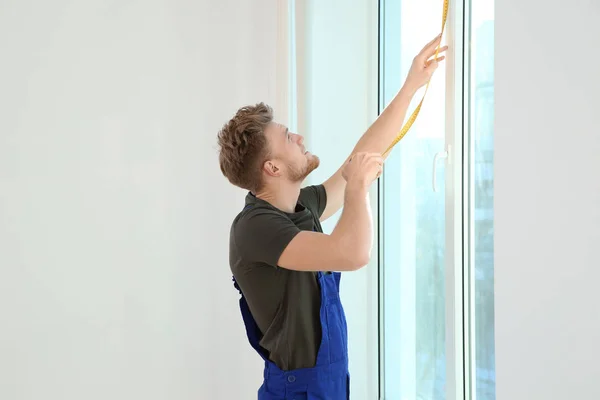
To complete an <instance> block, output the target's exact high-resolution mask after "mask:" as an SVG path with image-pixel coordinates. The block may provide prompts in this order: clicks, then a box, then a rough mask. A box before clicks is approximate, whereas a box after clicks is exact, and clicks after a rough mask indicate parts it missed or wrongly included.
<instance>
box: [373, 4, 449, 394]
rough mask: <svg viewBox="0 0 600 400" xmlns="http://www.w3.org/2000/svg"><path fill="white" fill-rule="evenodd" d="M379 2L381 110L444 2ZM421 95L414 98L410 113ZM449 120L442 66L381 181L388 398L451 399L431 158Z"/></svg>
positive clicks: (440, 177) (441, 223)
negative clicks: (446, 115)
mask: <svg viewBox="0 0 600 400" xmlns="http://www.w3.org/2000/svg"><path fill="white" fill-rule="evenodd" d="M381 4H382V8H381V17H382V25H381V26H382V28H381V29H382V30H381V35H382V36H381V39H382V52H381V54H382V58H381V68H382V70H381V72H382V80H381V85H382V86H381V91H382V94H383V96H382V101H383V104H388V103H389V102H390V101H391V99H392V98H393V97H394V96H395V95H396V93H397V92H398V90H399V89H400V85H401V84H402V83H403V81H404V79H405V77H406V74H407V73H408V70H409V68H410V65H411V63H412V61H413V58H414V57H415V55H416V54H417V53H418V52H419V51H420V50H421V48H422V46H423V45H425V44H426V43H427V42H428V41H430V40H431V39H432V38H433V37H434V36H435V35H436V34H437V33H439V30H440V22H441V17H442V2H441V1H440V0H384V1H382V2H381ZM416 21H418V23H416ZM422 95H423V91H421V92H419V93H418V94H417V96H416V97H415V99H414V101H413V104H412V105H411V107H410V108H409V111H408V115H410V113H412V111H413V110H414V109H415V107H416V106H417V104H418V102H419V101H420V100H421V97H422ZM408 115H407V117H408ZM444 117H445V71H444V67H441V68H440V69H438V71H437V72H436V74H435V75H434V78H433V80H432V81H431V86H430V88H429V91H428V93H427V99H426V101H425V103H424V105H423V108H422V110H421V113H420V115H419V117H418V119H417V121H416V122H415V124H414V125H413V127H412V129H411V130H410V131H409V133H408V134H407V135H406V137H405V138H404V139H403V140H402V141H400V142H399V143H398V144H397V145H396V147H395V148H394V149H393V150H392V153H391V155H390V158H389V159H388V161H387V162H386V166H385V171H384V174H383V178H382V181H383V196H382V198H383V201H382V209H383V214H382V215H383V218H382V219H381V223H382V229H383V235H382V238H383V248H382V250H383V252H382V256H383V260H382V261H383V263H382V265H383V271H382V275H383V276H382V285H383V304H382V305H383V345H384V346H383V358H384V360H383V361H384V364H383V366H384V370H383V378H384V387H383V391H384V397H385V399H389V400H404V399H411V400H412V399H422V400H432V399H435V400H443V399H445V398H446V393H445V390H446V342H445V312H446V304H445V273H444V270H445V268H444V267H445V242H446V237H445V231H446V227H445V189H444V172H445V168H444V162H443V161H440V162H439V164H438V173H437V186H438V191H437V192H434V191H433V188H432V172H433V158H434V155H435V153H437V152H439V151H443V150H444V145H445V120H444Z"/></svg>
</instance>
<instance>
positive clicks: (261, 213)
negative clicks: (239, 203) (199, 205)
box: [234, 208, 300, 266]
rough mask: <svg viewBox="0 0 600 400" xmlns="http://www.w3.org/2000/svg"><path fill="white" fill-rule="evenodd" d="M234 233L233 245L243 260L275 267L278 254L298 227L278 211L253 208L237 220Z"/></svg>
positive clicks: (297, 231) (279, 254)
mask: <svg viewBox="0 0 600 400" xmlns="http://www.w3.org/2000/svg"><path fill="white" fill-rule="evenodd" d="M234 232H235V233H234V234H235V236H234V238H235V243H236V246H237V247H238V250H239V252H240V255H241V256H242V257H243V258H244V259H246V260H247V261H251V262H263V263H267V264H269V265H272V266H277V263H278V261H279V257H280V256H281V254H282V253H283V251H284V250H285V248H286V247H287V245H288V244H289V243H290V242H291V241H292V239H293V238H294V237H295V236H296V235H297V234H298V233H299V232H300V229H299V228H298V227H297V226H296V225H295V224H294V223H293V222H292V221H291V220H290V219H289V218H288V217H286V216H285V215H283V214H281V213H278V212H276V211H274V210H269V209H263V208H256V209H252V210H250V211H249V212H248V213H246V214H245V215H244V216H242V217H241V218H240V219H239V221H238V223H237V224H236V226H235V231H234Z"/></svg>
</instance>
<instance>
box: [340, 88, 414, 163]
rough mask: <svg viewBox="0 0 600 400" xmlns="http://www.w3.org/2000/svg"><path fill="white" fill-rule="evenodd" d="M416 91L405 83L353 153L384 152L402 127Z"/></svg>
mask: <svg viewBox="0 0 600 400" xmlns="http://www.w3.org/2000/svg"><path fill="white" fill-rule="evenodd" d="M415 93H416V89H413V88H412V87H411V86H409V85H406V84H405V85H404V86H403V87H402V89H400V91H399V92H398V93H397V94H396V96H395V97H394V99H393V100H392V101H391V102H390V104H389V105H388V106H387V107H386V108H385V109H384V110H383V112H382V113H381V115H379V117H378V118H377V119H376V120H375V122H373V124H372V125H371V126H370V127H369V129H367V131H366V132H365V133H364V134H363V136H362V137H361V138H360V140H359V141H358V143H357V144H356V146H355V147H354V150H353V151H352V154H354V153H357V152H361V151H366V152H374V153H380V154H381V153H383V152H384V151H385V150H386V149H387V148H388V146H389V145H390V144H391V143H392V141H393V140H394V139H395V138H396V135H397V134H398V132H400V130H401V129H402V126H403V124H404V120H405V118H406V114H407V111H408V107H409V106H410V103H411V101H412V99H413V97H414V95H415Z"/></svg>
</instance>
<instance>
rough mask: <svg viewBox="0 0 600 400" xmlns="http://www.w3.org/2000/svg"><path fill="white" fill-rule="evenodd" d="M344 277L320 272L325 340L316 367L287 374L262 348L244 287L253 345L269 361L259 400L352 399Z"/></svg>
mask: <svg viewBox="0 0 600 400" xmlns="http://www.w3.org/2000/svg"><path fill="white" fill-rule="evenodd" d="M340 278H341V274H340V273H339V272H333V273H322V272H319V273H318V280H319V285H320V288H321V310H320V319H321V329H322V339H321V344H320V347H319V351H318V353H317V360H316V365H315V366H314V367H313V368H301V369H295V370H291V371H283V370H281V369H280V368H278V367H277V366H276V365H275V364H274V363H273V362H271V361H269V359H268V356H267V354H266V351H265V350H264V349H263V348H262V347H260V345H259V341H260V339H261V332H260V329H259V328H258V325H257V324H256V322H255V321H254V318H253V317H252V314H251V313H250V309H249V307H248V303H247V302H246V299H245V298H244V294H243V293H242V291H241V289H240V287H239V286H238V284H237V282H236V281H235V278H234V279H233V281H234V286H235V288H236V289H238V291H239V292H240V295H241V298H240V310H241V312H242V317H243V319H244V325H245V326H246V333H247V335H248V340H249V342H250V345H252V347H253V348H254V349H255V350H256V352H257V353H258V354H259V355H260V356H261V357H262V359H263V360H264V362H265V367H264V381H263V384H262V386H261V387H260V389H259V390H258V400H348V399H349V398H350V397H349V396H350V375H349V373H348V339H347V338H348V336H347V325H346V317H345V315H344V311H343V308H342V304H341V302H340V296H339V287H340Z"/></svg>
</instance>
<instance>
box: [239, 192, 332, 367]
mask: <svg viewBox="0 0 600 400" xmlns="http://www.w3.org/2000/svg"><path fill="white" fill-rule="evenodd" d="M326 203H327V196H326V192H325V188H324V187H323V186H322V185H315V186H307V187H305V188H303V189H302V190H301V191H300V196H299V198H298V203H297V205H296V210H295V212H294V213H286V212H283V211H281V210H279V209H277V208H276V207H274V206H272V205H271V204H269V203H268V202H266V201H264V200H261V199H258V198H256V197H255V196H254V195H253V194H252V193H248V195H247V196H246V206H245V207H244V209H243V211H241V212H240V214H238V216H237V217H236V218H235V220H234V221H233V224H232V227H231V237H230V252H229V261H230V267H231V272H232V273H233V276H234V277H235V279H236V281H237V283H238V285H239V286H240V289H241V290H242V293H243V294H244V297H245V298H246V301H247V302H248V306H249V308H250V311H251V313H252V316H253V317H254V320H255V321H256V324H257V325H258V327H259V329H260V330H261V332H262V334H263V337H262V339H261V341H260V345H261V347H263V348H264V349H265V350H267V352H268V354H269V359H270V360H271V361H272V362H273V363H275V364H276V365H277V366H278V367H279V368H281V369H282V370H284V371H288V370H291V369H296V368H310V367H313V366H314V365H315V362H316V356H317V352H318V350H319V345H320V343H321V322H320V318H319V317H320V308H321V294H320V289H319V284H318V281H317V273H316V272H300V271H292V270H288V269H284V268H281V267H278V266H277V262H278V260H279V257H280V255H281V253H283V250H284V249H285V248H286V246H287V245H288V243H290V241H291V240H292V239H293V238H294V237H295V236H296V235H297V234H298V232H300V231H302V230H308V231H316V232H322V228H321V224H320V222H319V218H320V217H321V215H322V214H323V211H324V210H325V205H326Z"/></svg>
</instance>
